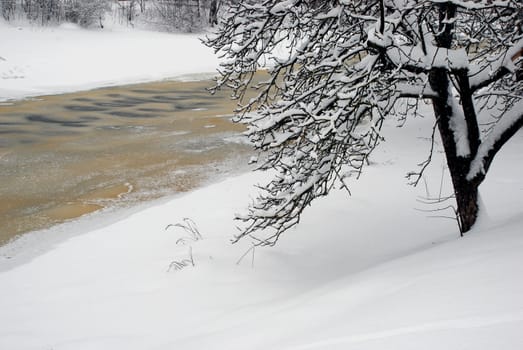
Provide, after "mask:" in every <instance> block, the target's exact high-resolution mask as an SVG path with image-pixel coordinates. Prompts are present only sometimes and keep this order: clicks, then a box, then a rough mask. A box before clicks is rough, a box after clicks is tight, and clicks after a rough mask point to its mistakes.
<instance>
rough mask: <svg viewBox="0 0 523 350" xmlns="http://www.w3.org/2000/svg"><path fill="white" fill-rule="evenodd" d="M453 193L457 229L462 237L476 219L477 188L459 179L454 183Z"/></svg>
mask: <svg viewBox="0 0 523 350" xmlns="http://www.w3.org/2000/svg"><path fill="white" fill-rule="evenodd" d="M453 182H454V179H453ZM454 193H455V195H456V203H457V204H458V220H459V229H460V232H461V236H463V233H465V232H467V231H469V230H470V229H471V228H472V226H473V225H474V223H475V222H476V219H477V218H478V211H479V206H478V186H477V185H476V184H474V183H470V182H469V181H466V180H464V179H463V178H461V179H458V183H457V184H456V183H455V182H454Z"/></svg>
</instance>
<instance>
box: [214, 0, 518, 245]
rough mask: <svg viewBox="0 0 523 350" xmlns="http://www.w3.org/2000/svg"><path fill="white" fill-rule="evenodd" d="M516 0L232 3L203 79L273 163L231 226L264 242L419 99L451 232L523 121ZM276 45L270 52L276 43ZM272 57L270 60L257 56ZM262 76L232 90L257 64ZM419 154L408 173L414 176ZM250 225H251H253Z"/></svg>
mask: <svg viewBox="0 0 523 350" xmlns="http://www.w3.org/2000/svg"><path fill="white" fill-rule="evenodd" d="M522 13H523V2H522V1H521V0H495V1H494V0H425V1H423V0H336V1H333V0H328V1H327V0H326V1H312V0H311V1H307V0H284V1H278V0H264V1H253V0H246V1H240V3H239V4H236V5H232V6H231V8H230V10H229V12H228V15H227V16H226V17H225V18H224V19H223V20H222V22H221V24H220V25H219V28H218V29H217V33H216V35H214V36H212V37H211V38H208V39H207V40H206V44H207V45H208V46H211V47H213V48H214V49H215V50H216V51H217V52H220V53H221V54H222V55H223V56H224V63H222V64H221V69H220V77H219V78H218V79H217V84H216V87H215V88H220V87H222V86H227V87H230V88H232V89H233V91H234V92H233V96H234V97H235V98H238V99H239V100H240V101H243V102H240V104H239V107H238V109H237V117H238V119H239V120H240V121H242V122H245V123H247V125H248V134H249V136H250V138H251V140H252V141H253V142H254V144H255V147H256V148H257V149H259V150H262V151H268V152H267V154H268V156H267V157H266V158H264V159H263V161H262V162H261V165H260V167H261V168H262V169H275V170H276V171H277V175H276V176H275V178H274V179H273V180H272V181H271V182H270V184H269V185H268V187H267V188H266V189H265V190H264V192H263V194H262V195H261V197H260V198H258V200H257V201H256V202H255V203H254V204H253V205H252V206H251V208H250V209H249V215H247V216H245V217H243V218H242V219H243V220H245V221H246V222H247V223H248V225H247V226H246V228H245V229H244V230H243V231H242V232H241V233H240V234H239V235H238V236H237V239H240V238H241V237H245V236H252V233H253V232H255V231H258V230H265V232H270V233H269V234H268V235H264V236H263V237H262V238H260V237H258V238H257V239H259V244H274V243H275V242H276V241H277V239H278V238H279V236H280V234H281V233H282V232H283V231H285V230H286V229H288V228H289V227H291V226H293V225H295V224H296V223H298V221H299V218H300V214H301V213H302V211H303V210H304V208H305V207H306V206H307V205H309V204H310V203H311V201H312V200H313V199H315V198H317V197H319V196H324V195H326V194H327V193H328V192H329V190H330V189H331V188H332V186H334V184H335V183H337V180H338V179H342V178H343V177H344V176H345V175H346V174H347V173H350V172H351V171H352V172H356V173H358V172H360V171H361V169H362V167H363V166H364V165H365V164H366V162H367V159H368V157H369V155H370V154H371V152H372V151H373V150H374V149H375V147H376V146H377V144H378V143H379V141H380V140H381V136H380V129H381V126H382V124H383V121H384V120H385V119H386V118H400V119H402V120H407V119H408V118H409V116H412V114H413V113H416V111H417V108H418V105H419V104H420V103H424V102H425V101H430V103H431V105H432V109H433V111H434V113H433V114H434V123H435V124H434V125H435V126H434V130H438V131H439V134H440V136H441V140H442V144H443V148H444V151H445V155H446V158H447V164H448V168H449V172H450V176H451V178H452V183H453V186H454V194H455V200H456V204H457V216H458V222H459V224H460V230H461V232H462V233H463V232H466V231H468V230H469V229H470V228H471V227H472V226H473V225H474V223H475V221H476V218H477V216H478V186H479V185H480V184H481V183H482V181H483V180H484V179H485V176H486V174H487V171H488V170H489V167H490V165H491V164H492V160H493V159H494V157H495V155H496V154H497V153H498V151H499V150H500V149H501V147H502V146H503V145H504V144H505V143H506V142H507V140H509V139H510V138H511V137H512V136H513V135H514V134H516V132H517V131H518V130H519V129H520V128H521V126H522V125H523V80H522V74H521V72H522V66H523V58H522V50H523V15H522ZM282 52H283V53H282ZM267 61H271V62H267ZM267 63H270V64H269V66H270V67H271V68H270V69H269V79H268V80H265V81H263V82H261V83H257V84H256V85H257V89H258V90H257V93H256V96H255V97H254V98H252V99H250V100H248V101H246V99H245V98H243V97H245V92H246V90H247V89H248V87H249V86H250V85H252V84H253V83H252V82H253V78H254V73H255V72H256V71H257V69H259V67H260V65H262V64H267ZM429 161H430V156H429V157H428V159H427V162H425V163H424V165H423V166H421V167H420V169H419V171H416V172H415V173H412V174H410V175H411V176H413V182H417V180H419V177H420V176H421V174H422V173H423V170H424V169H425V166H426V164H428V162H429ZM254 238H256V237H254Z"/></svg>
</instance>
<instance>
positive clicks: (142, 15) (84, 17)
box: [0, 0, 227, 32]
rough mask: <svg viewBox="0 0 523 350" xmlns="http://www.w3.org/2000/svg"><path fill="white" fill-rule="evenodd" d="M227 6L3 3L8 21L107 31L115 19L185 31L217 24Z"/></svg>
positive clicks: (209, 2)
mask: <svg viewBox="0 0 523 350" xmlns="http://www.w3.org/2000/svg"><path fill="white" fill-rule="evenodd" d="M226 6H227V1H220V0H0V10H1V15H2V17H3V19H4V20H5V21H7V22H24V21H28V22H30V23H33V24H38V25H43V26H46V25H55V24H60V23H65V22H68V23H76V24H78V25H80V26H82V27H94V26H99V27H102V28H103V26H104V21H106V20H108V19H109V18H108V17H109V16H111V20H112V21H117V22H120V23H122V24H127V25H129V26H139V27H145V28H149V29H158V30H165V31H183V32H194V31H199V30H202V29H203V28H206V27H209V26H212V25H214V24H216V23H217V21H218V16H219V13H220V12H221V11H222V10H223V8H225V7H226Z"/></svg>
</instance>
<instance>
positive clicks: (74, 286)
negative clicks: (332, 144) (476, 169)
mask: <svg viewBox="0 0 523 350" xmlns="http://www.w3.org/2000/svg"><path fill="white" fill-rule="evenodd" d="M430 125H431V123H430V119H427V120H425V119H415V120H413V121H411V122H409V123H408V124H407V126H406V127H405V128H403V129H397V128H395V127H394V126H393V125H389V126H387V141H386V143H385V144H384V145H383V147H381V148H380V151H379V152H377V153H376V154H375V156H374V158H373V164H372V165H371V166H370V167H368V168H367V170H366V172H365V173H364V174H363V177H362V178H361V179H360V180H358V181H355V182H354V183H352V192H353V196H352V197H348V196H347V194H346V193H345V192H343V191H341V190H340V191H335V192H334V193H332V195H331V196H330V197H328V198H324V199H322V200H320V201H318V202H317V203H316V205H315V206H313V207H311V208H309V209H308V211H306V212H305V215H304V217H303V220H302V222H301V224H300V225H299V226H298V227H297V228H295V229H293V230H291V231H290V232H289V233H287V234H285V235H284V236H283V238H282V240H281V241H280V242H279V244H278V245H277V246H276V247H274V248H267V249H260V248H258V249H256V250H255V251H254V254H251V253H252V251H248V249H249V242H247V241H242V242H240V243H239V244H238V245H231V244H230V242H229V241H230V238H231V235H233V234H234V233H235V232H236V231H235V223H234V222H233V220H232V217H233V215H234V213H236V212H241V211H242V210H244V209H245V206H246V204H247V203H248V201H249V197H250V196H251V197H252V195H253V194H254V192H255V190H254V189H253V187H252V184H254V183H258V182H262V183H263V181H265V180H266V178H267V176H266V175H265V174H260V173H255V174H245V175H242V176H238V177H234V178H230V179H227V180H225V181H223V182H221V183H217V184H214V185H211V186H209V187H206V188H202V189H200V190H197V191H194V192H192V193H190V194H187V195H184V196H182V197H179V198H174V199H172V200H171V201H169V202H164V203H159V204H158V205H156V206H153V207H150V208H147V209H144V210H141V211H138V212H134V213H129V214H128V215H120V216H119V217H118V219H117V220H116V221H115V222H113V223H111V224H109V225H106V226H103V227H100V224H99V222H97V217H96V216H95V217H93V218H87V219H84V220H81V221H80V222H73V223H69V224H66V225H63V226H61V227H57V228H54V229H52V230H50V231H47V232H42V233H35V234H33V235H29V236H27V237H26V238H25V239H24V240H22V241H20V242H18V244H17V243H16V242H15V244H13V245H10V246H8V247H4V248H2V249H1V256H2V257H1V258H0V268H1V269H3V270H4V271H3V272H2V273H0V310H2V312H1V313H0V325H1V327H0V348H1V349H54V350H62V349H74V350H77V349H109V348H110V349H125V350H129V349H227V350H232V349H242V350H244V349H289V350H290V349H296V350H297V349H328V350H331V349H380V350H381V349H402V350H404V349H420V348H421V349H435V350H436V349H437V350H440V349H447V350H449V349H474V350H478V349H485V350H486V349H489V350H491V349H505V350H507V349H513V350H516V349H521V348H523V334H522V332H521V329H523V298H521V296H522V295H523V281H522V279H521V276H522V275H523V253H522V251H523V235H522V229H521V227H523V213H522V211H521V208H522V207H523V205H522V204H523V196H521V194H522V191H523V180H522V178H521V176H520V173H521V166H520V165H518V164H519V163H520V162H518V159H519V157H520V150H521V147H523V135H521V134H519V135H516V136H515V137H514V138H513V140H512V141H511V142H510V144H508V145H507V146H506V149H504V150H503V152H502V153H501V154H500V156H499V158H498V159H497V160H496V164H495V165H494V167H493V170H492V172H491V173H490V174H489V179H488V180H487V181H486V182H485V183H484V185H483V186H482V195H483V199H484V202H485V204H486V207H487V210H488V213H489V217H488V219H487V218H485V219H484V220H483V221H482V222H481V223H480V224H478V225H477V227H476V228H475V229H474V230H473V231H472V232H470V233H469V234H468V235H467V236H466V237H464V238H459V234H458V232H457V229H456V226H455V223H454V222H453V221H452V220H449V219H444V218H433V217H432V216H440V215H448V214H449V213H448V212H441V213H440V212H425V211H423V210H432V209H434V208H435V207H433V206H427V205H425V204H423V203H421V202H419V199H420V198H422V197H424V196H426V194H427V192H429V195H432V196H434V195H437V194H438V193H439V192H440V191H442V193H444V194H446V193H448V189H449V184H448V182H447V180H444V181H443V188H441V186H440V179H441V173H442V164H443V160H442V159H441V157H440V158H438V157H437V159H435V160H434V163H433V166H432V169H431V177H429V178H428V179H430V180H428V181H427V187H426V188H425V186H421V187H420V188H417V189H412V188H409V187H408V186H407V185H406V184H405V182H406V180H405V179H404V175H405V173H406V172H407V171H408V170H410V169H412V168H413V167H414V166H415V164H416V163H417V162H419V161H420V160H422V159H423V157H424V155H425V152H426V151H427V149H428V146H429V145H428V141H427V140H426V139H425V138H424V137H426V136H427V133H428V132H430ZM248 193H250V194H251V195H250V196H249V195H248ZM416 209H419V210H416ZM185 217H190V218H191V219H192V220H194V222H195V223H196V224H197V225H198V228H199V232H200V233H201V235H202V236H203V239H201V240H198V241H193V240H192V239H190V237H191V236H190V235H189V234H188V233H187V232H186V231H184V230H182V229H180V228H175V227H171V228H169V229H167V230H166V229H165V228H166V227H167V225H169V224H175V223H178V222H182V220H183V218H185ZM85 231H87V233H83V234H80V235H78V234H77V232H85ZM52 236H54V237H56V236H58V237H60V236H69V237H70V238H68V239H65V240H62V241H61V242H57V243H54V244H53V245H52V247H47V248H41V247H42V246H43V245H42V244H41V242H40V243H38V241H39V240H45V239H46V238H45V237H52ZM180 238H184V239H183V240H182V241H181V242H180V241H178V240H179V239H180ZM48 239H49V238H48ZM32 241H33V243H31V242H32ZM35 241H36V242H35ZM177 241H178V243H177ZM38 247H40V248H38ZM38 249H41V250H42V249H43V250H44V252H43V253H42V252H38V253H34V251H35V250H38ZM28 252H33V253H32V254H33V257H32V258H30V259H28V257H27V255H28V254H29V253H28ZM246 252H247V254H246V255H245V256H244V257H243V259H241V257H242V255H243V254H244V253H246ZM191 256H192V262H194V266H192V262H191ZM239 260H240V261H239ZM238 261H239V263H237V262H238ZM172 262H178V263H179V264H174V265H172V266H173V267H175V266H178V267H179V268H171V269H170V270H169V265H170V264H171V263H172ZM181 265H185V267H183V268H182V266H181ZM168 270H169V271H168Z"/></svg>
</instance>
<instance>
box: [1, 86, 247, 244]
mask: <svg viewBox="0 0 523 350" xmlns="http://www.w3.org/2000/svg"><path fill="white" fill-rule="evenodd" d="M210 84H211V83H210V82H209V81H201V82H174V81H170V82H158V83H149V84H140V85H132V86H124V87H115V88H105V89H99V90H92V91H86V92H80V93H73V94H65V95H56V96H44V97H39V98H35V99H31V100H24V101H16V102H6V103H2V104H0V245H1V244H5V243H6V242H8V241H9V240H10V239H12V238H13V237H15V236H17V235H19V234H22V233H24V232H28V231H32V230H37V229H42V228H46V227H50V226H52V225H54V224H57V223H61V222H64V221H66V220H70V219H74V218H77V217H80V216H82V215H85V214H88V213H92V212H95V211H98V210H100V209H103V208H115V207H120V206H130V205H133V204H135V203H139V202H143V201H147V200H152V199H156V198H159V197H162V196H166V195H170V194H174V193H179V192H183V191H187V190H190V189H192V188H194V187H196V186H198V185H200V184H202V183H203V182H206V181H213V180H214V179H215V178H217V177H222V176H224V175H226V174H228V173H230V172H232V171H234V170H238V169H239V168H241V167H243V166H244V165H245V164H246V163H247V159H248V157H249V153H250V147H249V146H248V145H247V144H246V143H245V140H244V139H243V138H242V136H241V131H242V130H243V127H242V126H241V125H238V124H233V123H232V122H231V120H230V118H231V116H230V113H231V111H232V110H233V108H234V104H233V103H232V102H231V101H230V100H229V98H228V93H227V92H223V93H218V94H216V95H210V94H209V93H208V92H207V91H206V90H205V88H206V87H208V86H210Z"/></svg>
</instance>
